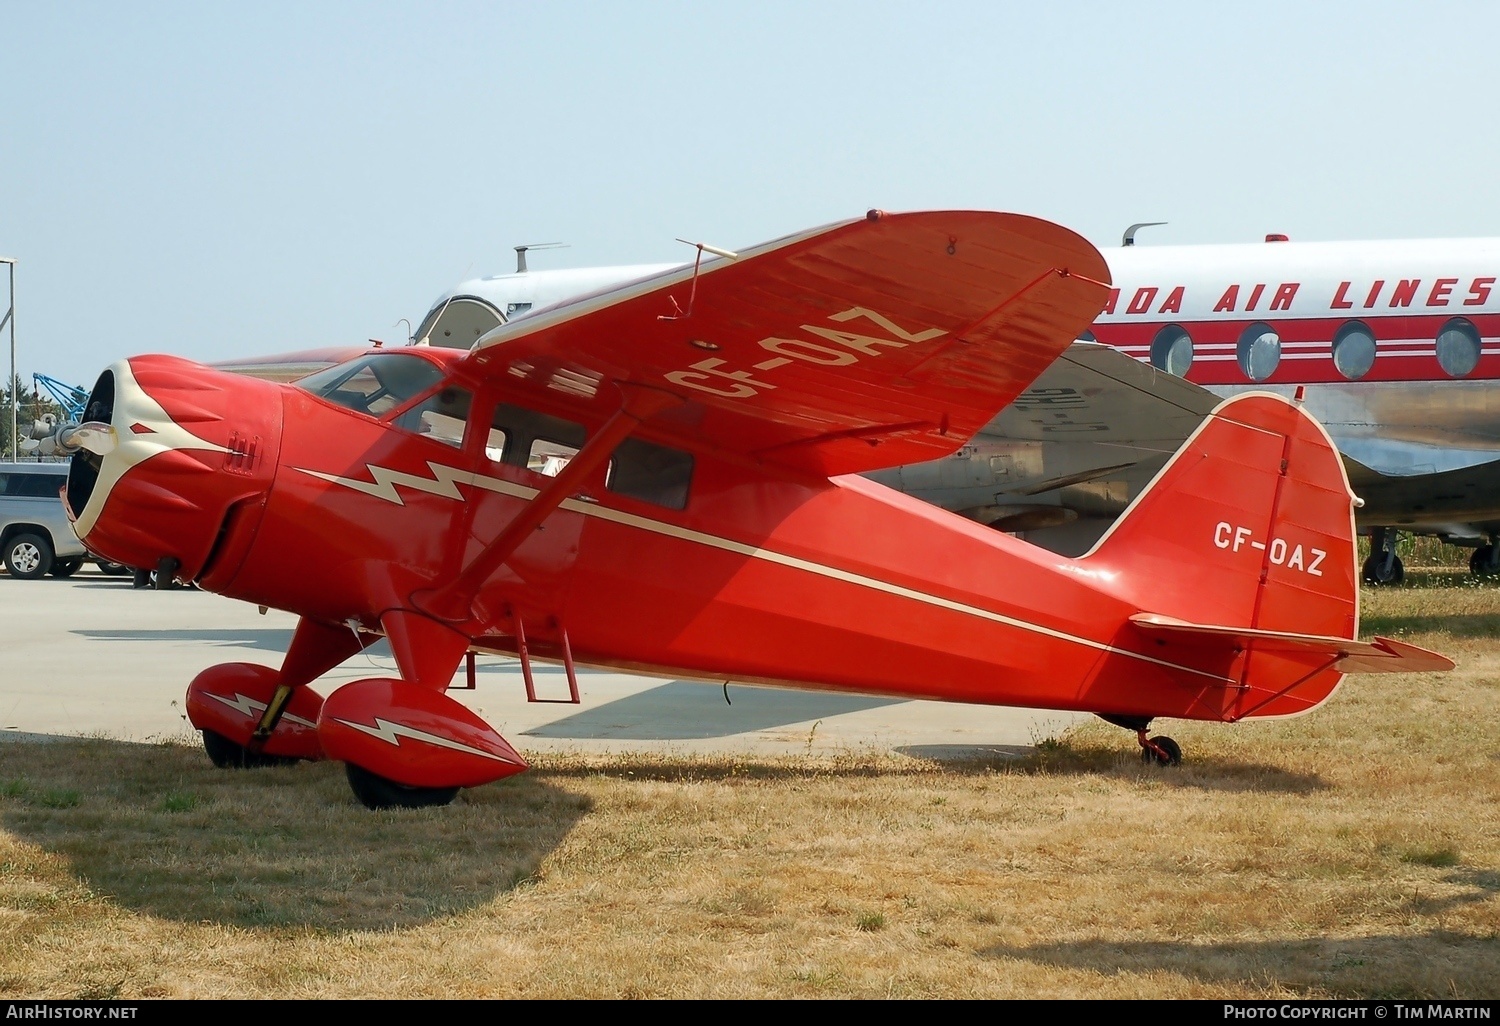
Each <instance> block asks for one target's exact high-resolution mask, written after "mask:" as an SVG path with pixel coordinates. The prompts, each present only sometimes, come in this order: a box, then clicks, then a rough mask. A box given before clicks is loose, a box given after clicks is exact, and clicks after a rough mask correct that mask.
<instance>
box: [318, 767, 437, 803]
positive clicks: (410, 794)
mask: <svg viewBox="0 0 1500 1026" xmlns="http://www.w3.org/2000/svg"><path fill="white" fill-rule="evenodd" d="M344 773H345V775H346V776H347V777H348V778H349V788H350V790H352V791H353V792H354V797H356V798H358V799H359V800H360V802H361V804H363V805H364V807H365V808H367V809H424V808H428V807H429V806H434V805H447V804H448V803H449V802H451V801H453V799H454V798H455V797H456V796H457V795H458V788H456V787H408V786H407V785H406V784H398V783H396V782H395V781H394V780H387V779H386V778H385V777H382V776H377V775H376V774H374V773H371V772H370V771H369V770H367V769H364V768H363V767H361V766H356V765H354V763H352V762H346V763H344Z"/></svg>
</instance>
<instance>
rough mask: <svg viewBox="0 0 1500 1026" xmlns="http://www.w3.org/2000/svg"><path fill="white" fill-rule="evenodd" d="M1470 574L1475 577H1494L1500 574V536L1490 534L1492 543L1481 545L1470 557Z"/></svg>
mask: <svg viewBox="0 0 1500 1026" xmlns="http://www.w3.org/2000/svg"><path fill="white" fill-rule="evenodd" d="M1469 573H1471V574H1473V575H1474V576H1475V577H1494V576H1496V575H1497V574H1500V536H1496V535H1495V533H1494V532H1491V533H1490V543H1489V544H1488V545H1481V546H1479V548H1477V549H1475V550H1474V554H1473V555H1472V556H1470V557H1469Z"/></svg>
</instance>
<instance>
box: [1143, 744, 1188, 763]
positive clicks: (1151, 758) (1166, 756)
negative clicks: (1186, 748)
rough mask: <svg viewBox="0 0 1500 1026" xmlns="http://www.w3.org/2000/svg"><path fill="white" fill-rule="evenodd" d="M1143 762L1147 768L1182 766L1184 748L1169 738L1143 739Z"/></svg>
mask: <svg viewBox="0 0 1500 1026" xmlns="http://www.w3.org/2000/svg"><path fill="white" fill-rule="evenodd" d="M1141 762H1143V763H1145V764H1146V765H1147V766H1153V765H1154V766H1181V765H1182V746H1181V745H1179V744H1178V743H1177V742H1176V741H1173V740H1172V739H1171V738H1169V737H1153V738H1142V739H1141Z"/></svg>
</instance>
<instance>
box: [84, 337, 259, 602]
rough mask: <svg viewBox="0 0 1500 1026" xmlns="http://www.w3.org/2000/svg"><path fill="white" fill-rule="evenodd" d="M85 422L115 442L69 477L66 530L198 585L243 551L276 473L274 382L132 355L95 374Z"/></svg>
mask: <svg viewBox="0 0 1500 1026" xmlns="http://www.w3.org/2000/svg"><path fill="white" fill-rule="evenodd" d="M83 419H84V420H85V421H92V422H95V425H89V426H90V427H95V426H96V425H97V426H99V427H101V428H102V425H108V426H109V428H110V429H111V430H110V431H109V432H107V434H108V435H110V436H112V440H113V447H112V448H111V447H110V446H108V445H94V446H91V447H90V446H87V445H85V447H84V451H81V452H79V453H78V454H77V455H75V456H74V457H73V460H72V466H71V468H70V470H69V474H68V486H67V489H66V493H65V494H66V497H67V503H68V508H69V512H70V513H71V514H72V516H73V518H74V525H73V526H74V529H75V530H76V531H77V533H78V536H79V538H81V539H82V540H83V542H84V544H85V545H87V546H88V547H89V549H90V550H92V551H93V552H95V553H96V554H98V555H101V556H104V557H105V558H107V559H110V560H113V561H115V562H118V563H124V564H126V565H128V566H138V567H151V568H158V569H162V568H165V569H167V570H168V571H170V572H171V573H173V574H175V575H176V576H178V577H181V578H182V579H184V580H196V579H199V578H200V577H202V576H203V575H205V574H206V573H209V572H212V571H213V570H215V569H216V566H215V564H216V562H218V561H219V557H220V556H221V555H223V554H224V553H225V552H226V551H230V550H234V551H240V552H243V551H244V549H245V548H247V547H248V538H245V535H246V534H247V532H248V533H249V534H251V535H253V533H254V530H255V528H256V527H257V526H258V525H259V515H260V510H261V508H262V507H263V505H264V498H265V495H266V493H267V492H268V491H269V490H270V486H271V481H272V479H273V477H274V476H275V469H276V460H277V456H278V452H279V447H280V439H281V421H282V398H281V387H280V386H278V385H274V384H271V383H270V382H265V381H260V380H257V379H254V378H246V377H242V376H239V375H234V374H228V373H224V372H222V371H216V370H213V369H211V368H208V367H204V366H202V365H201V364H197V363H193V362H192V361H189V360H183V359H180V358H178V357H171V356H138V357H134V358H132V359H130V360H121V361H119V362H118V363H115V364H113V365H111V366H110V367H109V368H108V369H107V370H105V372H104V373H103V374H101V375H100V377H99V381H98V383H97V384H96V385H95V386H94V390H93V392H92V393H91V394H90V396H89V403H88V406H87V408H86V410H85V413H84V418H83ZM100 449H102V450H105V451H104V453H103V454H102V455H100V454H99V453H98V452H97V451H96V450H100Z"/></svg>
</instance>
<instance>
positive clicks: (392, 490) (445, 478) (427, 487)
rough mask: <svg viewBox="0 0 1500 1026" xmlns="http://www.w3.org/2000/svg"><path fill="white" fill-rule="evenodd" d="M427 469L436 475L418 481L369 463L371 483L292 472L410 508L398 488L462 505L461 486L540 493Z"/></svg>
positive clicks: (525, 495) (451, 470) (524, 495)
mask: <svg viewBox="0 0 1500 1026" xmlns="http://www.w3.org/2000/svg"><path fill="white" fill-rule="evenodd" d="M427 468H428V470H430V471H431V472H432V476H431V477H418V476H417V475H415V474H407V473H404V472H402V471H400V470H391V469H389V468H387V467H377V466H375V465H374V464H372V463H366V464H365V469H366V470H367V471H369V472H370V478H371V480H369V481H359V480H356V479H354V478H352V477H340V476H339V475H337V474H326V473H324V472H323V471H321V470H307V469H306V468H304V467H294V468H292V469H294V470H297V471H299V472H300V473H303V474H307V475H308V476H309V477H315V478H317V479H318V480H320V481H327V482H329V483H330V484H336V485H343V486H344V487H345V488H352V489H353V490H354V491H356V492H363V493H364V494H366V495H373V496H374V497H375V498H377V499H384V500H385V501H386V502H393V503H395V504H396V505H398V506H404V505H406V503H405V502H403V501H402V500H401V495H400V493H399V492H397V491H396V486H397V485H403V486H404V487H406V488H410V489H411V490H412V491H414V492H426V493H427V494H429V495H437V496H441V497H442V498H445V499H458V500H460V501H462V499H463V497H464V495H463V492H461V491H459V490H458V486H459V485H461V484H466V485H471V486H473V487H475V488H483V489H485V490H486V491H491V492H497V493H499V494H501V495H514V496H516V497H517V498H521V499H528V500H529V499H533V498H535V497H536V494H537V489H535V488H525V487H523V486H521V485H513V484H511V483H510V482H508V481H501V480H500V479H499V478H494V477H486V476H484V475H483V474H474V473H470V472H469V471H466V470H459V469H458V468H457V467H449V466H445V465H444V464H442V463H433V462H432V461H431V460H429V461H428V462H427Z"/></svg>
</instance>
